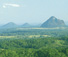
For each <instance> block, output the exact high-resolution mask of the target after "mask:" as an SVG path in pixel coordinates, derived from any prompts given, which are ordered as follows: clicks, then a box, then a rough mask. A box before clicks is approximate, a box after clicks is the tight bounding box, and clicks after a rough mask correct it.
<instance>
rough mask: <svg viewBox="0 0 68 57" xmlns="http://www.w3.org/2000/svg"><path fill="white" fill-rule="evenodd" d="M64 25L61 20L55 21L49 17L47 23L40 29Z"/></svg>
mask: <svg viewBox="0 0 68 57" xmlns="http://www.w3.org/2000/svg"><path fill="white" fill-rule="evenodd" d="M65 26H66V25H65V23H64V21H63V20H60V19H57V18H56V17H54V16H51V17H50V18H49V19H48V20H47V21H45V22H44V23H43V24H42V25H41V27H46V28H50V27H65Z"/></svg>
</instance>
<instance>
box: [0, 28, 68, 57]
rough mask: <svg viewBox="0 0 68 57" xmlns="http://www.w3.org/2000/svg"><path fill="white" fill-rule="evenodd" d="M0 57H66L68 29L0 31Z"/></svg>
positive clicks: (67, 51)
mask: <svg viewBox="0 0 68 57" xmlns="http://www.w3.org/2000/svg"><path fill="white" fill-rule="evenodd" d="M0 57H68V28H63V29H62V28H59V29H32V28H31V29H29V28H11V29H0Z"/></svg>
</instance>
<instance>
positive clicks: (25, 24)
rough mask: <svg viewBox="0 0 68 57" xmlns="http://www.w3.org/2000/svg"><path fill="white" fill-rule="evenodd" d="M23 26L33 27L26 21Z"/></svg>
mask: <svg viewBox="0 0 68 57" xmlns="http://www.w3.org/2000/svg"><path fill="white" fill-rule="evenodd" d="M21 27H31V25H30V24H28V23H24V24H23V25H22V26H21Z"/></svg>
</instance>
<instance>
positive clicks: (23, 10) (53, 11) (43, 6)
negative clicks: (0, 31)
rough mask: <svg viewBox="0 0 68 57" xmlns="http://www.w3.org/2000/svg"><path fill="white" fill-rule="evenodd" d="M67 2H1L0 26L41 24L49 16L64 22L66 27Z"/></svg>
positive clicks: (43, 0)
mask: <svg viewBox="0 0 68 57" xmlns="http://www.w3.org/2000/svg"><path fill="white" fill-rule="evenodd" d="M67 5H68V0H63V1H62V0H28V1H26V0H25V1H24V0H12V1H11V0H10V1H9V0H5V1H4V0H2V1H0V25H1V24H6V23H8V22H14V23H16V24H24V23H29V24H42V23H43V22H45V21H46V20H47V19H49V18H50V17H51V16H55V17H56V18H58V19H61V20H64V22H65V23H66V24H67V25H68V16H67V15H68V7H67Z"/></svg>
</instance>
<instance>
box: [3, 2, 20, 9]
mask: <svg viewBox="0 0 68 57" xmlns="http://www.w3.org/2000/svg"><path fill="white" fill-rule="evenodd" d="M8 6H11V7H20V5H18V4H10V3H7V4H3V8H6V7H8Z"/></svg>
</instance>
